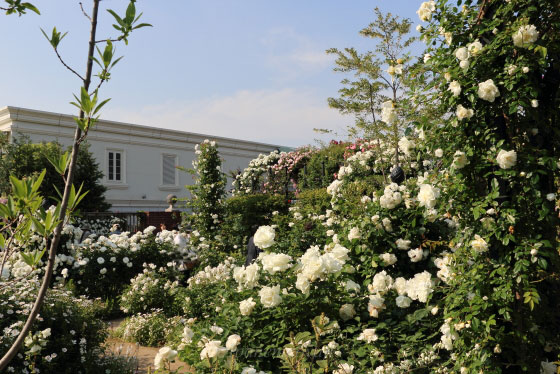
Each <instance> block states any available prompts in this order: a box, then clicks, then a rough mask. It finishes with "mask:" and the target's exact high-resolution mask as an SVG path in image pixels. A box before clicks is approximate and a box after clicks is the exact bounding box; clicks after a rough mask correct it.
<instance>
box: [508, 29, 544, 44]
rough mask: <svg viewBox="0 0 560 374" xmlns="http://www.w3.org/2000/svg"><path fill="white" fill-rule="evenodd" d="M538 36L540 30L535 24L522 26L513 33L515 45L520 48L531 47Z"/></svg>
mask: <svg viewBox="0 0 560 374" xmlns="http://www.w3.org/2000/svg"><path fill="white" fill-rule="evenodd" d="M538 38H539V32H538V31H537V28H536V27H535V25H525V26H521V27H520V28H519V29H518V30H517V31H516V32H515V34H513V35H512V39H513V45H515V46H516V47H520V48H529V47H530V46H531V44H533V43H534V42H536V41H537V39H538Z"/></svg>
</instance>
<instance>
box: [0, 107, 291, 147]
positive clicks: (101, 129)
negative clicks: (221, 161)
mask: <svg viewBox="0 0 560 374" xmlns="http://www.w3.org/2000/svg"><path fill="white" fill-rule="evenodd" d="M9 122H24V123H25V122H27V123H36V124H42V125H48V126H53V127H57V128H58V129H57V130H58V131H57V132H56V133H57V136H60V137H72V134H73V132H74V129H75V128H76V124H75V122H74V117H73V116H71V115H67V114H59V113H52V112H45V111H39V110H33V109H26V108H19V107H13V106H7V107H4V108H0V126H2V125H3V124H6V123H9ZM16 127H17V126H16ZM26 131H27V129H26ZM48 134H50V135H53V132H48ZM103 135H105V136H103ZM115 135H120V136H123V135H124V136H127V137H140V138H144V139H159V140H162V141H167V142H176V143H178V145H177V146H175V147H173V148H176V149H189V148H190V149H194V145H195V144H198V143H201V142H203V141H204V140H205V139H211V140H215V141H216V142H218V145H219V146H220V148H229V149H237V150H240V151H246V152H251V153H254V152H261V153H268V152H270V151H271V150H272V149H275V148H281V149H282V148H284V149H285V148H286V147H281V146H277V145H273V144H266V143H258V142H251V141H246V140H240V139H231V138H224V137H217V136H210V135H204V134H195V133H190V132H184V131H178V130H169V129H162V128H157V127H149V126H143V125H134V124H130V123H123V122H116V121H107V120H99V122H97V124H96V126H95V128H94V129H93V130H92V131H91V133H90V135H89V136H90V138H91V139H92V140H93V139H96V140H108V138H106V136H109V137H110V138H109V139H110V140H111V141H113V142H114V141H117V142H127V141H124V140H123V139H118V138H116V137H111V136H115ZM128 142H129V143H133V142H134V143H136V141H134V140H132V139H129V140H128ZM150 144H153V143H150ZM180 144H182V146H181V145H180ZM187 144H188V145H190V147H189V146H185V145H187ZM146 145H147V144H146ZM167 147H169V144H167Z"/></svg>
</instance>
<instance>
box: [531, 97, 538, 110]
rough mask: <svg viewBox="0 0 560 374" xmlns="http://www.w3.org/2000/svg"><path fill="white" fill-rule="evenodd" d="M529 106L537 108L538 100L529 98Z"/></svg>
mask: <svg viewBox="0 0 560 374" xmlns="http://www.w3.org/2000/svg"><path fill="white" fill-rule="evenodd" d="M531 106H532V107H533V108H538V107H539V101H538V100H536V99H533V100H531Z"/></svg>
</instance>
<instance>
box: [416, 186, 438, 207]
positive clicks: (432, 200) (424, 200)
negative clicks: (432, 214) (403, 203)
mask: <svg viewBox="0 0 560 374" xmlns="http://www.w3.org/2000/svg"><path fill="white" fill-rule="evenodd" d="M438 197H439V188H435V187H433V186H432V185H429V184H422V185H420V191H419V192H418V196H417V199H418V202H419V203H420V206H425V207H426V208H428V209H432V208H433V207H434V206H435V205H436V200H437V198H438Z"/></svg>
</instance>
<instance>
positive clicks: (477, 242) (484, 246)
mask: <svg viewBox="0 0 560 374" xmlns="http://www.w3.org/2000/svg"><path fill="white" fill-rule="evenodd" d="M471 247H472V248H473V249H474V250H475V251H476V252H478V253H482V252H486V251H488V243H486V240H484V239H482V238H481V237H480V235H475V236H474V240H472V241H471Z"/></svg>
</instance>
